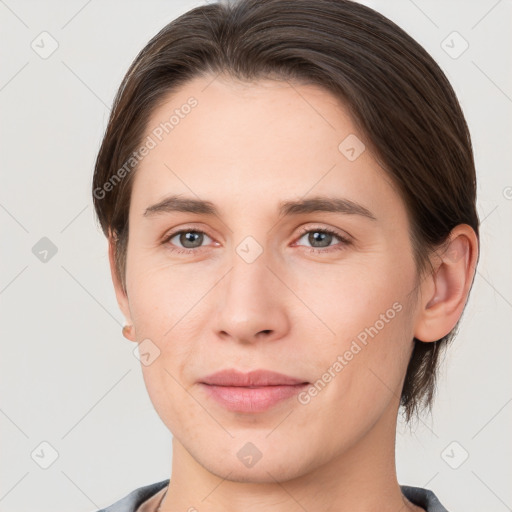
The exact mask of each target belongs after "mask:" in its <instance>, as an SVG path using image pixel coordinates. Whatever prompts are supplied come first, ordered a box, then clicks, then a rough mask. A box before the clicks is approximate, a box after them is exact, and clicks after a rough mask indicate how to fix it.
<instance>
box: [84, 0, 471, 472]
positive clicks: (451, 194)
mask: <svg viewBox="0 0 512 512" xmlns="http://www.w3.org/2000/svg"><path fill="white" fill-rule="evenodd" d="M169 196H175V197H174V200H173V201H167V202H166V201H165V200H166V199H168V198H169ZM93 197H94V199H93V200H94V205H95V209H96V213H97V215H98V219H99V222H100V225H101V228H102V230H103V232H104V233H105V235H106V236H107V237H108V240H109V254H110V263H111V270H112V278H113V282H114V286H115V290H116V296H117V299H118V302H119V305H120V307H121V309H122V311H123V313H124V315H125V317H126V320H127V322H128V323H130V324H133V326H134V331H133V332H134V340H135V341H137V342H144V343H150V344H151V347H152V348H151V351H153V353H154V354H158V357H155V358H154V360H153V361H152V362H151V364H148V365H143V366H142V370H143V374H144V379H145V382H146V386H147V388H148V392H149V394H150V397H151V399H152V401H153V403H154V405H155V408H156V410H157V412H158V414H159V415H160V417H161V418H162V420H163V421H164V423H165V424H166V425H167V426H168V427H169V429H170V430H171V431H172V432H173V434H174V435H175V436H176V437H178V438H179V439H180V440H181V441H182V443H183V444H184V445H185V446H186V447H187V448H188V449H189V450H190V451H191V452H194V450H196V452H195V453H196V455H197V458H198V459H200V458H201V457H202V458H203V461H204V463H205V465H206V466H208V465H209V466H210V467H212V468H213V467H214V465H215V463H218V464H220V462H219V461H218V457H219V453H226V454H227V453H229V454H231V455H233V454H235V453H236V451H237V450H238V449H239V448H240V446H239V444H237V443H234V444H233V442H232V437H233V436H234V437H236V438H237V439H238V436H239V435H240V436H242V435H245V434H247V433H248V432H250V439H253V440H257V442H255V443H254V444H256V445H257V446H258V447H260V449H261V451H262V452H263V453H268V454H269V455H268V456H267V457H268V459H270V458H271V457H277V458H279V460H281V459H280V457H283V456H286V457H287V459H286V460H288V461H290V460H295V459H296V460H297V466H298V465H300V464H303V465H304V467H307V466H308V465H309V466H310V467H311V465H313V466H314V465H315V464H317V465H318V464H320V463H321V462H322V461H324V460H325V459H326V458H327V457H329V456H330V455H329V454H332V453H341V452H343V451H344V450H347V449H348V448H349V447H350V446H351V444H354V443H355V442H356V441H357V439H359V438H361V437H362V436H363V435H364V434H365V433H367V432H369V431H370V430H371V429H372V427H373V426H374V425H376V424H377V423H378V422H379V421H381V420H382V419H383V418H390V417H392V416H393V414H394V413H396V410H397V409H398V407H399V406H400V405H401V406H402V407H403V411H404V414H405V417H406V419H407V420H410V419H411V418H412V416H413V415H414V414H416V413H418V412H419V411H421V410H423V409H428V408H431V406H432V401H433V397H434V391H435V383H436V372H437V368H438V364H439V360H440V359H439V356H440V354H441V352H442V350H443V349H444V348H445V347H446V346H447V345H448V344H449V343H450V341H451V340H452V339H453V337H454V335H455V333H456V330H457V327H458V324H459V321H460V318H461V315H462V313H463V310H464V306H465V304H466V301H467V298H468V295H469V292H470V289H471V285H472V282H473V277H474V272H475V267H476V264H477V261H478V225H479V221H478V216H477V212H476V207H475V200H476V178H475V168H474V161H473V155H472V148H471V140H470V135H469V132H468V128H467V125H466V122H465V119H464V116H463V113H462V111H461V108H460V106H459V103H458V101H457V98H456V96H455V94H454V92H453V89H452V87H451V85H450V84H449V82H448V80H447V78H446V77H445V75H444V74H443V72H442V71H441V69H440V68H439V67H438V66H437V64H436V63H435V62H434V60H433V59H432V58H431V57H430V56H429V55H428V54H427V53H426V52H425V50H424V49H423V48H422V47H421V46H420V45H419V44H418V43H416V42H415V41H414V40H413V39H412V38H411V37H409V36H408V35H407V34H406V33H404V31H403V30H401V29H400V28H399V27H398V26H397V25H395V24H394V23H393V22H391V21H390V20H388V19H387V18H385V17H383V16H382V15H380V14H378V13H377V12H375V11H373V10H372V9H370V8H368V7H365V6H363V5H360V4H357V3H354V2H351V1H346V0H315V1H313V0H297V1H295V2H294V3H293V9H291V8H290V3H289V2H286V1H282V0H264V1H261V0H248V1H241V2H236V3H231V4H210V5H205V6H202V7H198V8H195V9H193V10H191V11H189V12H187V13H185V14H183V15H182V16H180V17H179V18H177V19H176V20H174V21H172V22H171V23H169V24H168V25H167V26H165V27H164V28H163V29H162V30H161V31H160V32H159V33H158V34H157V35H156V36H155V37H154V38H153V39H152V40H151V41H150V42H149V43H148V44H147V46H146V47H145V48H144V49H143V50H142V51H141V52H140V53H139V55H138V56H137V57H136V59H135V61H134V62H133V64H132V65H131V67H130V69H129V70H128V72H127V74H126V76H125V78H124V79H123V82H122V84H121V86H120V88H119V91H118V94H117V96H116V98H115V102H114V107H113V110H112V113H111V116H110V120H109V123H108V127H107V130H106V133H105V136H104V139H103V142H102V145H101V148H100V151H99V154H98V158H97V161H96V167H95V172H94V178H93ZM180 199H181V201H179V200H180ZM338 200H339V201H338ZM178 203H179V205H178ZM177 205H178V206H177ZM326 230H327V231H326ZM188 235H192V236H188ZM144 340H145V341H144ZM224 368H237V369H240V370H243V371H249V370H251V369H254V368H266V369H270V370H274V371H278V372H281V373H286V374H288V375H291V376H294V377H298V378H301V379H303V380H304V381H307V382H309V383H310V384H311V387H309V388H308V390H307V391H306V392H304V393H303V394H302V395H301V397H299V399H298V400H297V401H295V402H294V403H293V404H291V403H290V402H289V401H284V402H282V403H281V404H280V405H278V406H276V407H275V408H273V409H272V410H269V411H267V412H265V413H262V414H259V415H244V414H233V413H231V412H227V411H225V410H223V409H216V407H217V406H216V405H215V403H214V402H211V401H209V399H208V397H207V396H206V395H203V392H202V389H201V387H200V384H199V382H200V381H201V379H202V378H203V377H205V376H206V375H208V374H211V373H213V372H215V371H217V370H220V369H224ZM313 388H314V389H315V390H316V391H315V390H313ZM200 404H203V405H200ZM204 406H206V407H207V409H208V413H207V412H206V409H205V407H204ZM291 407H293V408H295V409H296V411H295V413H294V415H293V420H291V418H290V419H289V420H288V421H287V422H285V423H284V424H283V425H281V426H280V427H279V428H278V429H276V431H275V432H274V433H273V435H272V436H270V437H267V431H266V430H261V429H262V428H266V427H268V428H270V427H271V426H275V425H276V424H277V423H278V422H277V419H278V418H281V419H282V417H283V411H286V410H289V409H290V408H291ZM212 415H213V417H215V418H218V420H219V422H220V423H221V424H222V425H223V427H224V428H223V429H221V428H218V427H215V426H212V425H214V424H215V422H213V421H212ZM395 418H396V416H395ZM333 423H335V424H336V425H337V434H336V435H334V436H333V435H332V434H331V433H332V425H333ZM212 429H213V434H212ZM226 431H229V432H230V433H231V434H232V436H231V438H230V436H229V435H227V434H226ZM261 432H265V434H262V433H261ZM292 432H293V434H292ZM322 434H324V435H322ZM304 438H308V439H309V440H310V441H311V442H310V443H309V445H308V447H307V448H305V447H304V443H303V440H304ZM244 439H245V438H244ZM242 444H243V443H242ZM272 444H275V445H276V446H279V447H280V448H281V451H280V453H279V454H274V455H270V453H271V450H267V448H269V447H270V445H272ZM235 445H236V447H235ZM212 447H215V450H213V448H212ZM235 448H236V449H235ZM233 450H234V451H233ZM272 453H274V452H272ZM277 458H276V459H275V461H274V462H275V464H278V463H279V460H278V459H277ZM283 460H284V459H283ZM299 460H300V464H299V462H298V461H299ZM214 461H217V462H214ZM221 473H222V474H224V473H223V472H222V471H221Z"/></svg>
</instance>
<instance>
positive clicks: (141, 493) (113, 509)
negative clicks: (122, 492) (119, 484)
mask: <svg viewBox="0 0 512 512" xmlns="http://www.w3.org/2000/svg"><path fill="white" fill-rule="evenodd" d="M168 483H169V479H167V480H162V481H161V482H156V483H154V484H149V485H144V486H142V487H138V488H137V489H134V490H133V491H131V492H130V493H129V494H127V495H126V496H124V497H123V498H121V499H120V500H118V501H116V502H115V503H112V504H111V505H109V506H108V507H106V508H102V509H101V510H98V511H96V512H136V510H137V508H138V507H139V505H140V504H141V503H143V502H144V501H146V500H148V499H149V498H151V496H153V495H154V494H156V493H157V492H158V491H160V490H161V489H163V488H164V487H166V486H167V484H168Z"/></svg>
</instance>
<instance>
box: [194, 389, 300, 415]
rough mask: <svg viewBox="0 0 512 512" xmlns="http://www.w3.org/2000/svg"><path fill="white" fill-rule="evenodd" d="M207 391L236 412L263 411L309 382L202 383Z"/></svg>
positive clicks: (289, 396) (294, 393) (293, 393)
mask: <svg viewBox="0 0 512 512" xmlns="http://www.w3.org/2000/svg"><path fill="white" fill-rule="evenodd" d="M201 385H202V387H203V388H204V389H205V391H206V392H207V393H208V394H209V395H210V396H211V397H212V398H214V399H215V400H216V401H217V402H218V403H220V404H221V405H222V406H223V407H225V408H226V409H228V410H230V411H235V412H263V411H266V410H268V409H270V408H271V407H273V406H274V405H276V404H277V403H279V402H281V401H282V400H286V399H287V398H291V397H292V396H294V395H296V394H297V393H299V392H300V391H302V390H303V389H305V388H306V387H308V386H309V384H297V385H294V386H262V387H254V388H248V387H236V386H212V385H209V384H204V383H201Z"/></svg>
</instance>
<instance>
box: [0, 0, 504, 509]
mask: <svg viewBox="0 0 512 512" xmlns="http://www.w3.org/2000/svg"><path fill="white" fill-rule="evenodd" d="M200 3H202V2H198V1H197V2H196V1H172V2H171V1H149V2H142V1H137V2H135V1H130V2H127V1H124V2H121V1H113V0H109V1H99V0H92V1H91V0H89V1H68V2H57V1H55V0H53V1H46V2H36V1H21V0H5V1H3V0H0V20H1V32H0V52H1V67H0V109H1V120H2V123H1V128H0V129H1V132H0V140H1V149H2V152H1V155H2V160H1V168H2V186H1V188H0V219H1V228H2V257H1V275H0V301H1V311H2V317H1V323H0V325H1V329H2V330H1V343H2V345H1V359H0V364H1V366H0V378H1V389H2V393H1V398H0V432H1V433H0V436H1V440H2V441H1V464H0V511H1V512H15V511H19V512H22V511H38V512H49V511H52V512H54V511H59V510H75V511H76V512H79V511H83V512H88V511H91V510H95V509H97V508H100V507H102V506H106V505H108V504H110V503H112V502H114V501H115V500H117V499H119V498H121V497H122V496H124V495H126V494H127V493H128V492H129V491H131V490H133V489H134V488H136V487H139V486H142V485H145V484H149V483H152V482H156V481H158V480H163V479H166V478H168V477H169V474H170V460H171V459H170V457H171V435H170V433H169V432H168V431H167V429H166V427H165V426H164V425H163V423H162V422H161V421H160V419H159V417H158V416H157V414H156V412H155V411H154V409H153V406H152V404H151V402H150V400H149V398H148V396H147V393H146V389H145V386H144V382H143V379H142V374H141V369H140V363H139V361H138V360H137V359H136V357H134V355H133V353H132V351H133V349H134V347H135V344H132V343H130V342H128V341H127V340H125V338H123V337H122V334H121V327H122V325H123V317H122V315H121V313H120V311H119V310H118V306H117V302H116V299H115V295H114V291H113V287H112V284H111V278H110V272H109V268H108V257H107V244H106V240H105V239H104V237H103V235H102V233H101V231H100V230H99V228H98V227H97V225H96V223H95V220H94V217H93V208H92V200H91V191H90V189H91V179H92V172H93V164H94V160H95V156H96V153H97V150H98V148H99V144H100V141H101V137H102V134H103V131H104V129H105V126H106V122H107V119H108V114H109V107H110V105H111V102H112V100H113V96H114V93H115V91H116V89H117V87H118V86H119V84H120V82H121V79H122V77H123V75H124V73H125V72H126V70H127V68H128V66H129V64H130V62H131V61H132V59H133V58H134V57H135V55H136V54H137V53H138V51H139V50H140V49H141V48H142V47H143V46H144V45H145V43H146V42H147V41H148V40H149V39H150V37H152V36H153V35H154V34H155V33H156V32H157V31H158V30H159V29H160V28H162V27H163V26H164V25H165V24H166V23H168V22H169V21H170V20H171V19H173V18H175V17H176V16H178V15H179V14H181V13H183V12H185V11H187V10H189V9H190V8H192V7H195V6H196V5H199V4H200ZM364 3H366V4H367V5H370V6H372V7H374V8H375V9H377V10H379V11H380V12H382V13H383V14H385V15H386V16H388V17H389V18H391V19H392V20H393V21H395V22H396V23H398V24H399V25H400V26H401V27H403V28H404V29H405V30H406V31H407V32H408V33H410V34H411V35H412V36H413V37H414V38H415V39H417V40H418V42H419V43H420V44H422V45H423V46H424V47H425V48H426V50H427V51H428V52H429V53H430V54H431V55H432V56H433V57H434V58H435V59H436V61H437V62H438V63H439V64H440V66H441V67H442V68H443V70H444V71H445V73H446V74H447V76H448V78H449V79H450V81H451V83H452V84H453V87H454V88H455V90H456V92H457V94H458V97H459V99H460V101H461V104H462V107H463V110H464V112H465V115H466V118H467V121H468V123H469V126H470V130H471V133H472V138H473V143H474V150H475V158H476V164H477V172H478V179H479V184H478V210H479V214H480V217H481V220H482V232H481V244H482V251H481V258H480V264H479V267H478V272H477V276H476V278H475V283H474V287H473V290H472V292H471V297H470V301H469V303H468V306H467V308H466V311H465V313H464V317H463V322H462V327H461V329H460V332H459V335H458V337H457V339H456V341H455V343H454V345H453V346H452V347H451V348H450V350H449V352H448V355H447V357H446V360H445V364H444V365H443V367H442V372H441V378H440V382H439V395H438V397H437V401H436V405H435V408H434V413H433V417H432V418H430V417H424V419H423V420H422V421H421V422H419V424H418V425H417V427H416V428H415V429H414V431H413V432H412V433H411V432H409V430H408V428H406V427H405V426H404V423H403V421H401V423H400V424H399V434H398V438H397V464H398V477H399V482H400V483H402V484H409V485H417V486H422V487H427V488H430V489H433V490H434V492H436V494H437V495H438V497H439V498H440V500H441V502H442V503H443V504H444V505H445V506H446V507H447V508H448V509H449V510H450V511H453V512H456V511H462V510H464V511H465V512H472V511H481V510H485V511H486V512H494V511H495V512H502V511H506V510H511V507H512V487H511V485H510V482H511V477H512V471H511V464H510V461H511V460H512V443H511V440H510V439H511V438H510V436H509V435H507V434H506V432H507V431H509V432H510V426H511V420H512V403H511V401H512V389H511V387H512V386H511V378H510V361H511V355H512V344H511V343H510V342H511V341H512V340H511V336H510V333H511V326H512V325H511V318H512V315H511V313H512V279H511V261H512V258H511V256H512V237H511V228H510V226H511V223H512V174H511V172H510V169H511V163H512V153H511V151H510V148H511V142H512V141H511V140H510V135H511V133H512V130H511V128H512V126H511V125H512V116H511V114H512V99H511V98H512V72H511V65H510V60H511V52H510V49H511V48H512V40H511V39H512V36H511V34H512V26H511V20H512V4H511V2H510V1H507V0H501V1H496V0H482V1H476V0H474V1H453V0H451V1H440V0H439V1H426V0H415V1H412V0H394V1H386V2H384V1H382V2H377V1H373V2H370V1H368V2H364ZM43 31H47V32H48V33H49V34H51V36H52V37H53V38H54V39H55V40H56V41H57V42H58V48H57V50H56V51H55V52H54V53H53V54H52V55H51V56H49V57H48V58H46V59H43V58H41V57H40V55H39V54H38V53H36V51H34V50H33V49H32V47H31V43H32V41H34V40H35V43H34V44H39V45H40V46H42V45H43V44H44V46H45V48H46V49H48V48H49V47H50V46H49V44H50V41H49V39H46V40H45V42H44V43H41V42H39V43H38V41H40V36H39V35H40V34H41V32H43ZM453 31H457V32H459V33H460V35H461V36H462V37H463V38H464V39H465V40H466V41H467V42H468V43H469V48H468V49H467V50H466V51H465V52H464V53H462V54H461V55H460V56H459V57H458V58H453V53H454V52H458V51H459V50H460V49H461V48H462V47H461V46H460V45H461V44H463V42H462V40H460V39H453V37H457V36H453V35H451V36H450V37H449V38H448V39H447V37H448V36H449V35H450V34H452V32H453ZM41 37H48V36H41ZM38 38H39V39H38ZM443 41H445V43H442V42H443ZM443 45H444V48H443ZM446 45H448V46H451V47H452V49H451V50H448V48H446ZM445 49H447V50H448V51H451V52H452V56H450V55H448V53H446V51H445ZM43 237H47V238H49V239H50V240H51V241H52V243H53V244H55V246H56V248H57V253H56V254H55V255H53V256H52V257H50V255H49V256H48V261H46V262H42V261H40V259H39V258H38V257H36V255H35V254H34V253H33V247H34V246H35V245H36V244H37V243H38V242H39V241H40V239H41V238H43ZM44 442H45V443H49V445H51V447H50V446H48V445H47V444H43V445H42V444H41V443H44ZM454 442H455V444H452V443H454ZM53 450H55V451H56V452H57V454H58V457H57V458H56V460H55V461H54V462H53V463H52V464H51V465H50V466H49V467H48V468H47V469H43V468H42V467H41V464H42V465H47V464H49V463H50V462H51V460H52V451H53ZM466 452H467V454H468V455H469V456H468V458H467V460H465V461H464V457H465V456H466Z"/></svg>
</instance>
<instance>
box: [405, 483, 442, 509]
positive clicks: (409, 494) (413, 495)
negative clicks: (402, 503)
mask: <svg viewBox="0 0 512 512" xmlns="http://www.w3.org/2000/svg"><path fill="white" fill-rule="evenodd" d="M400 489H401V490H402V493H403V494H404V496H405V497H406V498H407V499H408V500H409V501H412V503H414V504H415V505H418V506H420V507H423V508H424V509H425V510H426V511H427V512H448V510H447V509H446V508H444V506H443V505H442V504H441V502H440V501H439V499H438V497H437V496H436V495H435V494H434V493H433V492H432V491H431V490H430V489H424V488H423V487H411V486H410V485H401V486H400Z"/></svg>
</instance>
